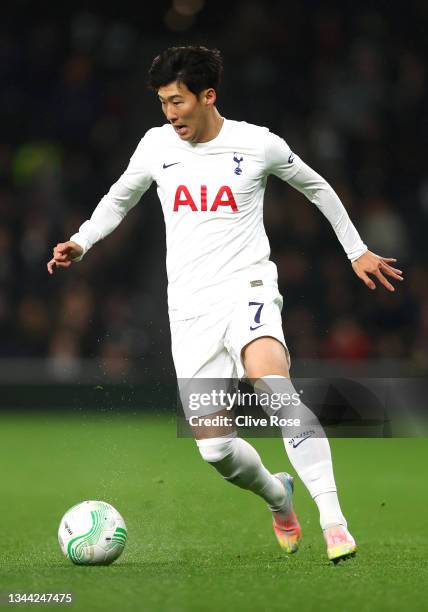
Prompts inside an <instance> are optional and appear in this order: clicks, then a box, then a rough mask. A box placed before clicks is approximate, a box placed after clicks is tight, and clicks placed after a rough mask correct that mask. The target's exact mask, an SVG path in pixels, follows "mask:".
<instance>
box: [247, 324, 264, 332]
mask: <svg viewBox="0 0 428 612" xmlns="http://www.w3.org/2000/svg"><path fill="white" fill-rule="evenodd" d="M263 325H264V323H261V324H260V325H256V326H255V327H253V326H252V325H250V330H251V331H254V330H256V329H259V327H263Z"/></svg>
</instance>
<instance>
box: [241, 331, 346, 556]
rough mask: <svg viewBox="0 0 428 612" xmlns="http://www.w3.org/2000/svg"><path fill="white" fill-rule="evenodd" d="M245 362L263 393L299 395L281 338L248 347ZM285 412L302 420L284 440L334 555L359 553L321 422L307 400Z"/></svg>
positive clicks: (284, 431) (285, 431)
mask: <svg viewBox="0 0 428 612" xmlns="http://www.w3.org/2000/svg"><path fill="white" fill-rule="evenodd" d="M242 361H243V364H244V367H245V371H246V373H247V376H248V378H250V380H251V381H252V382H253V383H254V385H255V388H256V389H257V390H258V391H261V392H267V393H270V394H273V393H275V394H280V395H281V396H282V397H298V396H299V394H298V393H297V391H296V389H295V388H294V386H293V384H292V382H291V380H290V376H289V366H288V354H287V350H286V348H285V346H284V345H283V344H282V342H280V341H279V340H277V339H276V338H273V337H266V336H264V337H259V338H257V339H255V340H253V341H252V342H250V343H249V344H247V345H246V346H244V348H243V349H242ZM277 397H279V395H277ZM282 415H283V416H285V417H287V418H293V419H295V418H298V419H300V421H301V422H302V423H303V428H301V429H300V431H299V432H295V431H293V432H292V433H290V430H289V428H288V429H287V428H286V427H284V428H282V434H283V440H284V445H285V449H286V451H287V455H288V457H289V459H290V462H291V464H292V465H293V467H294V469H295V470H296V472H297V474H298V475H299V477H300V479H301V480H302V481H303V483H304V484H305V485H306V487H307V489H308V491H309V493H310V494H311V496H312V498H313V499H314V501H315V503H316V504H317V506H318V510H319V512H320V524H321V528H322V529H323V532H324V536H325V539H326V542H327V553H328V556H329V558H331V559H335V558H339V557H342V556H345V555H347V554H350V553H352V552H354V551H355V542H354V540H353V538H352V536H351V535H350V534H349V532H348V531H347V523H346V520H345V517H344V516H343V513H342V511H341V508H340V504H339V500H338V496H337V489H336V483H335V479H334V473H333V464H332V458H331V452H330V445H329V443H328V440H327V438H326V436H325V433H324V430H323V428H322V426H321V424H320V422H319V420H318V419H317V417H316V415H315V414H314V413H313V412H312V411H311V410H310V409H309V408H308V407H307V406H306V405H305V404H304V403H303V402H302V401H299V402H298V403H296V405H294V403H293V402H288V403H287V405H285V406H284V407H283V408H282ZM293 434H294V435H293Z"/></svg>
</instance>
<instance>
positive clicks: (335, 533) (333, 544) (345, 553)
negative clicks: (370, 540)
mask: <svg viewBox="0 0 428 612" xmlns="http://www.w3.org/2000/svg"><path fill="white" fill-rule="evenodd" d="M323 533H324V539H325V541H326V544H327V556H328V558H329V559H330V561H333V563H337V562H338V561H340V560H341V559H347V558H349V557H353V556H354V555H355V553H356V551H357V545H356V543H355V540H354V538H353V537H352V536H351V534H350V533H349V531H348V530H347V528H346V527H344V526H343V525H335V526H333V527H327V529H324V532H323Z"/></svg>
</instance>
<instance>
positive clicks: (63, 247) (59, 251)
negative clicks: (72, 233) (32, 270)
mask: <svg viewBox="0 0 428 612" xmlns="http://www.w3.org/2000/svg"><path fill="white" fill-rule="evenodd" d="M82 254H83V249H82V247H81V246H80V245H78V244H77V243H76V242H73V241H72V240H68V241H67V242H59V243H58V244H57V245H56V246H55V247H54V248H53V257H52V259H51V260H50V261H48V263H47V268H48V272H49V274H53V273H54V270H55V268H69V267H70V266H71V264H72V263H73V260H74V259H77V258H79V257H81V255H82Z"/></svg>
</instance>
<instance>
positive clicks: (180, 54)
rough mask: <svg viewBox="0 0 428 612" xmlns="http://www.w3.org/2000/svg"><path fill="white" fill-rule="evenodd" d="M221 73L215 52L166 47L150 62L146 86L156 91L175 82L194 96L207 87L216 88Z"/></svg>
mask: <svg viewBox="0 0 428 612" xmlns="http://www.w3.org/2000/svg"><path fill="white" fill-rule="evenodd" d="M222 72H223V61H222V58H221V54H220V51H219V50H218V49H207V48H206V47H191V46H189V47H170V48H169V49H166V50H165V51H163V53H161V54H160V55H158V56H157V57H155V59H154V60H153V63H152V65H151V67H150V70H149V79H148V85H149V87H150V89H153V90H154V91H157V90H158V89H159V87H163V86H164V85H168V84H169V83H172V82H174V81H178V82H180V83H184V84H185V85H186V86H187V88H188V89H189V90H190V91H191V92H193V93H194V94H196V95H197V94H199V93H200V92H201V91H203V90H204V89H209V88H210V87H213V88H214V89H217V88H218V86H219V84H220V80H221V75H222Z"/></svg>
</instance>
